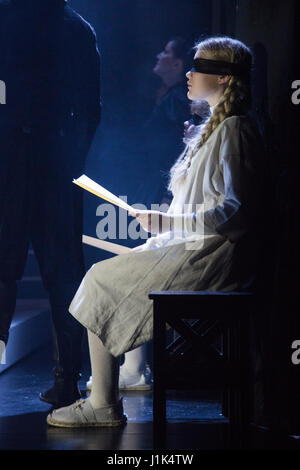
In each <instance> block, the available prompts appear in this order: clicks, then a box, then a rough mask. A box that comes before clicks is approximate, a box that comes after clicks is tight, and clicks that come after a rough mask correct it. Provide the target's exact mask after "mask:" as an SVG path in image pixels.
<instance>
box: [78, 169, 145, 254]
mask: <svg viewBox="0 0 300 470" xmlns="http://www.w3.org/2000/svg"><path fill="white" fill-rule="evenodd" d="M73 183H75V184H77V185H78V186H81V187H82V188H84V189H86V190H87V191H90V192H91V193H93V194H96V196H98V197H101V198H103V199H106V201H109V202H112V203H113V204H116V205H117V206H119V207H122V209H126V210H127V211H130V212H133V213H136V209H134V207H131V206H130V205H129V204H127V203H126V202H125V201H123V200H122V199H120V198H119V197H117V196H115V195H114V194H113V193H111V192H110V191H108V190H107V189H105V188H103V186H101V185H100V184H98V183H96V182H95V181H93V180H92V179H91V178H89V177H88V176H86V175H81V176H80V177H79V178H77V179H75V178H74V179H73ZM82 242H83V243H86V244H87V245H91V246H95V247H96V248H102V249H103V250H106V251H109V252H110V253H116V254H118V255H121V254H122V253H130V252H131V248H129V247H128V246H123V245H119V244H118V243H111V242H108V241H106V240H100V239H99V238H94V237H89V236H88V235H82Z"/></svg>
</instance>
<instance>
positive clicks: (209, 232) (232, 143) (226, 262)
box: [69, 116, 264, 357]
mask: <svg viewBox="0 0 300 470" xmlns="http://www.w3.org/2000/svg"><path fill="white" fill-rule="evenodd" d="M262 150H263V144H262V140H261V138H260V134H259V132H258V130H257V127H256V125H255V123H253V122H252V120H251V119H250V118H249V117H248V116H231V117H228V118H226V119H225V120H224V121H223V122H222V123H221V124H219V125H218V127H217V128H216V129H215V130H214V131H213V133H212V134H211V135H210V137H209V138H208V140H207V141H206V143H205V144H204V146H202V147H201V148H200V149H199V151H198V152H197V153H196V155H195V156H194V157H193V159H192V164H191V166H190V170H189V174H188V176H187V178H186V181H185V183H184V185H182V187H181V188H180V189H179V190H178V191H176V192H175V194H174V195H173V199H172V203H171V205H170V207H169V209H168V213H172V214H173V215H174V216H175V220H176V223H175V227H174V230H173V231H172V232H170V231H169V232H164V233H161V234H158V235H152V236H150V237H149V238H148V239H147V241H146V242H145V243H143V244H141V245H140V247H139V251H137V252H132V253H125V254H121V255H116V256H114V257H112V258H109V259H106V260H102V261H100V262H98V263H95V264H93V265H92V266H91V268H90V269H89V270H88V271H87V273H86V275H85V276H84V278H83V279H82V282H81V284H80V286H79V288H78V290H77V292H76V294H75V296H74V298H73V300H72V302H71V304H70V306H69V312H70V313H71V314H72V315H73V316H74V317H75V318H76V319H77V320H78V321H79V322H80V323H82V324H83V325H84V326H85V327H86V328H88V329H89V330H91V331H92V332H93V333H95V334H96V335H98V336H99V337H100V339H101V340H102V342H103V344H104V346H105V347H106V348H107V350H108V351H109V352H110V353H111V354H113V355H114V356H116V357H117V356H119V355H120V354H123V353H125V352H127V351H130V350H132V349H134V348H136V347H138V346H140V345H141V344H143V343H145V342H147V341H149V340H150V339H152V338H153V310H152V308H153V301H152V300H150V299H149V298H148V293H149V292H150V291H152V290H209V291H229V290H249V289H251V285H252V282H253V279H255V273H256V266H257V265H256V263H257V261H258V257H259V249H260V244H259V234H260V231H261V229H262V227H261V223H260V222H261V219H260V217H259V214H260V213H261V210H260V209H261V201H260V194H261V188H262V183H263V178H264V167H263V164H264V161H263V156H264V154H263V152H262Z"/></svg>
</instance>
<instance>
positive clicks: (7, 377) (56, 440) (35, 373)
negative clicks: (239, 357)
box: [0, 344, 300, 450]
mask: <svg viewBox="0 0 300 470" xmlns="http://www.w3.org/2000/svg"><path fill="white" fill-rule="evenodd" d="M51 356H52V353H51V345H50V344H49V346H47V347H44V348H43V349H40V350H38V351H36V352H34V353H33V354H31V355H30V356H28V357H27V358H25V359H23V360H22V361H20V362H19V363H17V364H16V365H14V366H13V367H11V368H9V369H8V370H6V371H5V372H3V373H2V374H1V375H0V450H5V449H7V450H13V449H28V450H29V449H30V450H40V449H44V450H47V449H48V450H152V394H153V392H152V391H144V392H142V391H123V390H120V396H123V397H124V399H123V403H124V410H125V412H126V414H127V415H128V422H127V424H126V426H125V427H123V428H115V429H108V428H97V429H96V430H95V429H92V428H90V429H89V428H86V429H81V430H78V429H77V430H74V429H67V428H55V427H51V426H48V425H47V423H46V415H47V413H48V412H49V410H50V409H51V406H50V405H47V404H46V403H43V402H41V401H40V400H39V398H38V396H39V392H40V391H44V390H46V389H47V388H48V387H49V386H51V385H52V375H51V370H52V366H53V363H52V358H51ZM89 375H90V366H89V358H88V353H87V351H86V352H85V353H84V367H83V377H82V379H81V382H80V388H81V390H83V391H84V390H85V382H86V380H87V379H88V378H89ZM167 420H168V424H167V430H168V441H167V449H169V450H175V449H177V450H178V449H186V450H187V449H203V450H204V449H206V450H213V449H225V448H236V447H235V446H233V447H232V444H228V440H227V437H226V436H227V429H228V420H227V419H226V418H225V417H224V416H223V415H222V414H221V402H220V399H219V397H218V396H217V394H216V392H211V391H203V392H200V391H175V390H168V391H167ZM298 444H300V442H299V441H298V440H295V439H288V438H286V439H283V438H282V437H280V439H279V437H278V436H277V437H276V438H275V437H274V436H271V435H270V433H269V432H266V431H262V430H258V429H254V428H253V429H252V430H251V431H250V433H249V438H247V439H246V443H245V444H243V447H244V448H275V447H276V448H295V447H296V448H297V446H298Z"/></svg>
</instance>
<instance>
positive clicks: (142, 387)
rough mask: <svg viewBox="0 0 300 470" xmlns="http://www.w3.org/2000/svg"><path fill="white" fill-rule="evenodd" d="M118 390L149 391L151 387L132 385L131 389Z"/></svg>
mask: <svg viewBox="0 0 300 470" xmlns="http://www.w3.org/2000/svg"><path fill="white" fill-rule="evenodd" d="M119 389H120V390H151V389H152V385H133V386H132V387H130V386H128V387H119Z"/></svg>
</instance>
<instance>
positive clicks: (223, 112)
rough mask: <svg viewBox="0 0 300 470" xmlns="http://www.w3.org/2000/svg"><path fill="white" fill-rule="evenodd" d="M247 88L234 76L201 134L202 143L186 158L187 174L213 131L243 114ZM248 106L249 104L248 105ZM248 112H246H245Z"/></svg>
mask: <svg viewBox="0 0 300 470" xmlns="http://www.w3.org/2000/svg"><path fill="white" fill-rule="evenodd" d="M247 88H248V87H247V86H246V84H245V83H244V82H242V80H240V78H239V77H236V76H234V75H233V76H232V77H231V78H230V80H229V82H228V86H227V87H226V89H225V91H224V94H223V96H222V98H221V100H220V102H219V103H218V104H217V106H216V107H215V109H214V112H213V114H212V115H211V117H210V118H209V120H208V121H207V122H206V125H205V127H204V131H203V133H202V134H201V138H200V141H199V142H198V143H197V144H196V145H195V146H194V148H192V149H191V151H190V152H188V154H187V155H186V157H185V160H186V172H187V170H188V168H189V167H190V166H191V160H192V158H193V156H194V155H195V154H196V153H197V152H198V150H199V149H200V147H202V145H204V143H205V142H206V141H207V140H208V138H209V137H210V135H211V134H212V133H213V131H214V130H215V129H216V128H217V127H218V125H219V124H220V123H221V122H222V121H224V119H226V118H227V117H229V116H233V115H235V114H243V110H244V106H243V105H242V104H243V101H244V99H246V97H247V96H248V90H247ZM247 105H248V103H247ZM245 112H246V111H245Z"/></svg>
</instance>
